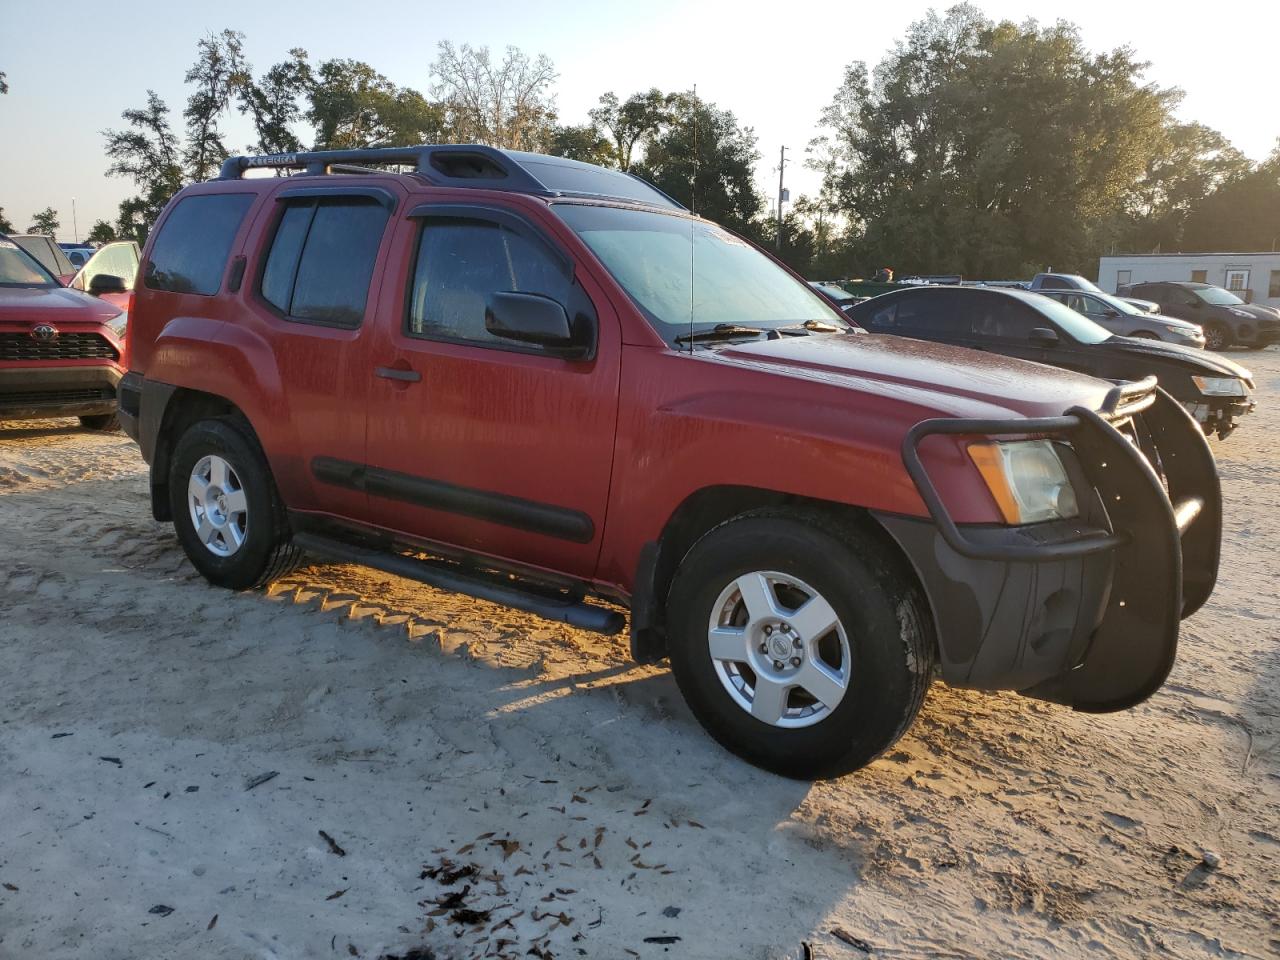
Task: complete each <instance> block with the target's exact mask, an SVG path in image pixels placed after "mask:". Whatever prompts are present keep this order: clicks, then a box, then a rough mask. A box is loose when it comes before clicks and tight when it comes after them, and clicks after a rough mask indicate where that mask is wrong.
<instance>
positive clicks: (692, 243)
mask: <svg viewBox="0 0 1280 960" xmlns="http://www.w3.org/2000/svg"><path fill="white" fill-rule="evenodd" d="M698 161H699V157H698V85H697V84H696V83H695V84H694V85H693V180H692V181H691V182H690V184H689V212H690V213H692V214H693V215H694V216H695V217H696V216H697V215H698ZM697 248H698V221H697V220H693V219H690V220H689V352H690V353H693V307H694V304H695V303H696V302H697V296H696V291H695V289H694V287H695V284H696V283H697V276H698V275H697V272H696V271H695V269H694V257H695V256H696V255H697V253H696V251H697Z"/></svg>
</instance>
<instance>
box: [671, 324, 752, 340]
mask: <svg viewBox="0 0 1280 960" xmlns="http://www.w3.org/2000/svg"><path fill="white" fill-rule="evenodd" d="M766 333H768V331H767V330H761V329H760V328H759V327H744V326H741V325H740V324H736V323H717V324H716V325H715V326H714V327H711V328H710V329H709V330H696V331H694V332H693V333H682V334H680V336H678V337H676V338H675V339H676V343H691V342H694V341H697V340H729V339H732V338H733V337H748V336H749V337H762V336H764V335H765V334H766Z"/></svg>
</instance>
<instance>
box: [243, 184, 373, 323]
mask: <svg viewBox="0 0 1280 960" xmlns="http://www.w3.org/2000/svg"><path fill="white" fill-rule="evenodd" d="M387 217H388V211H387V208H386V207H384V206H383V205H382V204H380V203H378V202H377V201H376V200H373V199H370V198H366V197H331V198H330V197H326V198H321V199H318V200H307V201H301V202H297V203H290V204H289V205H288V206H286V207H285V210H284V213H283V214H282V215H281V217H280V223H279V225H278V226H277V227H276V234H275V237H274V238H273V239H272V241H271V250H270V251H269V252H268V253H267V262H266V265H265V267H264V268H263V271H262V297H263V299H264V300H266V301H267V302H268V303H269V304H271V305H272V306H273V307H275V308H276V309H277V310H279V311H280V312H281V313H282V314H284V315H285V316H286V317H288V318H289V319H290V320H300V321H304V322H307V323H318V324H323V325H325V326H335V327H358V326H359V325H360V322H361V321H362V320H363V319H364V311H365V306H366V304H367V302H368V299H369V282H370V281H371V280H372V279H373V267H374V263H375V261H376V260H377V259H378V247H379V246H380V245H381V243H382V234H383V232H384V231H385V230H386V226H387Z"/></svg>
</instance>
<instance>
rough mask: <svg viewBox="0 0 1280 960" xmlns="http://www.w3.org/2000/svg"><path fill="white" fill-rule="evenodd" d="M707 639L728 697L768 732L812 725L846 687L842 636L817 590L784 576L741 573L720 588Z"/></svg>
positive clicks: (846, 653)
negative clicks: (776, 728) (760, 723)
mask: <svg viewBox="0 0 1280 960" xmlns="http://www.w3.org/2000/svg"><path fill="white" fill-rule="evenodd" d="M707 641H708V649H709V652H710V655H711V660H712V663H713V665H714V666H715V671H716V676H717V677H719V679H720V682H721V684H723V685H724V688H725V690H726V691H727V692H728V694H729V696H730V697H731V698H732V699H733V701H734V702H735V703H736V704H737V705H738V706H739V707H741V708H742V709H743V710H745V711H746V712H747V713H749V714H751V716H753V717H755V718H756V719H757V720H760V721H761V722H763V723H767V724H769V725H770V726H774V727H792V728H794V727H808V726H812V725H813V724H815V723H818V722H820V721H821V720H824V719H826V717H828V716H829V715H830V713H831V711H833V710H834V709H835V708H836V707H837V706H839V705H840V701H841V700H843V699H844V695H845V692H846V691H847V690H848V689H849V671H850V666H851V658H850V654H849V638H848V637H847V636H846V635H845V630H844V626H843V625H842V624H841V623H840V618H839V617H838V616H837V615H836V612H835V610H834V609H833V608H832V606H831V604H830V603H829V602H827V600H826V599H825V598H824V597H823V596H822V595H821V594H820V593H818V591H817V590H815V589H814V588H813V587H811V586H809V585H808V584H807V583H805V582H804V581H803V580H799V579H797V578H795V577H792V576H788V575H787V574H785V573H776V572H772V571H755V572H752V573H745V574H743V575H742V576H740V577H738V578H736V579H735V580H734V581H733V582H732V583H730V584H729V585H728V586H727V587H725V588H724V590H722V591H721V593H720V596H719V598H718V599H717V600H716V602H715V605H714V606H713V607H712V610H711V618H710V622H709V623H708V628H707Z"/></svg>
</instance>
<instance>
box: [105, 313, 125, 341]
mask: <svg viewBox="0 0 1280 960" xmlns="http://www.w3.org/2000/svg"><path fill="white" fill-rule="evenodd" d="M128 326H129V312H128V311H127V310H121V311H120V312H119V313H117V314H116V315H115V316H114V317H112V318H111V319H110V320H108V321H107V328H108V329H109V330H110V331H111V332H112V333H114V334H115V335H116V336H117V337H123V336H124V331H125V329H126V328H127V327H128Z"/></svg>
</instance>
